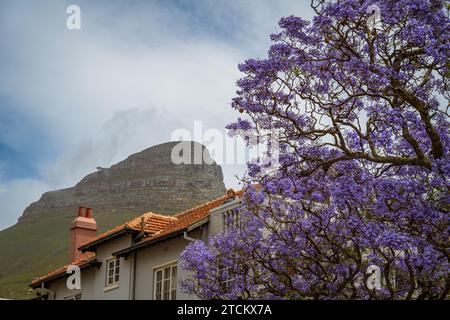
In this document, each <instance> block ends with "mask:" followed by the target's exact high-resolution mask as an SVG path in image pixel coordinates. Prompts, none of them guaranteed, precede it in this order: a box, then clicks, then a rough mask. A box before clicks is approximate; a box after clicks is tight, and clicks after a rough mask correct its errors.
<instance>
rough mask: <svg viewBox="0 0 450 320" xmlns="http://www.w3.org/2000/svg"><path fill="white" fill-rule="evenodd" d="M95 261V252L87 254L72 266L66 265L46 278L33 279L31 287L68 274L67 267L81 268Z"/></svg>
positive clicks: (45, 276)
mask: <svg viewBox="0 0 450 320" xmlns="http://www.w3.org/2000/svg"><path fill="white" fill-rule="evenodd" d="M93 261H95V253H93V252H89V253H86V254H85V255H84V256H83V257H82V258H80V259H78V260H76V261H74V262H72V263H71V264H66V265H65V266H63V267H61V268H59V269H56V270H53V271H51V272H49V273H47V274H46V275H44V276H41V277H38V278H35V279H33V280H32V281H31V286H36V285H38V284H40V283H41V282H42V281H44V280H46V279H49V278H52V277H55V276H58V275H60V274H63V273H66V270H67V267H69V266H70V265H76V266H79V267H80V268H81V267H83V266H86V265H88V264H89V263H90V262H93Z"/></svg>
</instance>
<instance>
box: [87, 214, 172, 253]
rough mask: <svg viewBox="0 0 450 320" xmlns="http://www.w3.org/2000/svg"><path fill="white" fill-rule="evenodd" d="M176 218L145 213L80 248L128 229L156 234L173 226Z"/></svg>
mask: <svg viewBox="0 0 450 320" xmlns="http://www.w3.org/2000/svg"><path fill="white" fill-rule="evenodd" d="M174 220H176V218H174V217H172V216H165V215H161V214H157V213H154V212H147V213H144V214H143V215H141V216H138V217H136V218H134V219H132V220H130V221H128V222H125V223H123V224H121V225H118V226H117V227H115V228H113V229H110V230H108V231H106V232H104V233H102V234H100V235H98V236H97V237H95V238H94V239H92V240H90V241H88V242H86V243H83V244H82V245H81V246H80V247H79V248H86V247H87V246H89V245H91V244H93V243H95V242H97V241H99V240H102V239H104V238H107V237H108V236H111V235H114V234H116V233H118V232H119V231H122V230H125V229H128V230H134V231H144V232H145V233H146V234H154V233H157V232H159V231H161V230H162V229H164V228H166V227H167V226H168V225H169V224H171V223H172V222H173V221H174ZM142 222H144V226H143V228H142V225H141V224H142Z"/></svg>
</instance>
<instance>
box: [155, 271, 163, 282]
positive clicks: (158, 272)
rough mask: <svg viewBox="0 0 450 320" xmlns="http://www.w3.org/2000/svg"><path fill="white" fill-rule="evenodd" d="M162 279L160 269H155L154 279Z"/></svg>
mask: <svg viewBox="0 0 450 320" xmlns="http://www.w3.org/2000/svg"><path fill="white" fill-rule="evenodd" d="M161 280H162V271H161V270H158V271H156V281H161Z"/></svg>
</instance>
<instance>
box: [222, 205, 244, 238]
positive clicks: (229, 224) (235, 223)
mask: <svg viewBox="0 0 450 320" xmlns="http://www.w3.org/2000/svg"><path fill="white" fill-rule="evenodd" d="M223 220H224V221H223V225H224V231H225V232H226V231H228V230H230V229H240V228H241V218H240V215H239V211H238V210H237V209H231V210H228V211H226V212H224V214H223Z"/></svg>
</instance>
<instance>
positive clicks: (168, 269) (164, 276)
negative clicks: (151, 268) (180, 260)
mask: <svg viewBox="0 0 450 320" xmlns="http://www.w3.org/2000/svg"><path fill="white" fill-rule="evenodd" d="M153 283H154V299H155V300H176V298H177V265H176V263H175V264H172V265H168V266H165V267H162V268H159V269H155V274H154V278H153Z"/></svg>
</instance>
